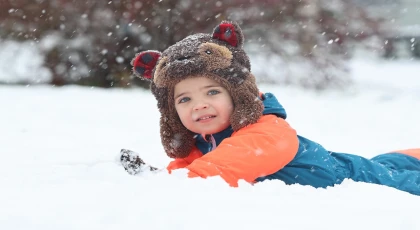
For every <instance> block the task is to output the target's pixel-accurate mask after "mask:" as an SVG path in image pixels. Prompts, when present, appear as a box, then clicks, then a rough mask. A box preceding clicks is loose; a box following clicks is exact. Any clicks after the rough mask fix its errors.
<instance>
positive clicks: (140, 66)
mask: <svg viewBox="0 0 420 230" xmlns="http://www.w3.org/2000/svg"><path fill="white" fill-rule="evenodd" d="M243 44H244V37H243V34H242V30H241V29H240V27H239V26H238V25H237V24H236V23H234V22H228V21H223V22H221V23H220V24H219V25H218V26H217V27H216V28H215V29H214V30H213V34H195V35H191V36H188V37H186V38H184V39H183V40H181V41H179V42H177V43H176V44H174V45H172V46H170V47H169V48H167V49H166V50H165V51H163V53H160V52H159V51H153V50H149V51H144V52H141V53H139V54H137V55H136V57H135V58H134V59H133V60H132V62H131V65H132V66H133V72H134V74H135V75H137V76H138V77H140V78H142V79H145V80H149V81H150V82H151V90H152V93H153V94H154V95H155V97H156V99H157V101H158V108H159V111H160V113H161V117H160V135H161V140H162V144H163V147H164V149H165V151H166V153H167V154H168V156H169V157H171V158H185V157H187V156H188V155H189V153H190V151H191V149H192V148H193V146H194V144H195V136H196V135H197V134H195V133H193V132H191V131H189V130H187V129H186V128H185V127H184V125H183V124H182V123H181V120H180V118H179V116H178V114H177V112H176V110H175V100H174V87H175V85H176V84H177V83H178V82H180V81H181V80H183V79H186V78H190V77H197V76H202V77H208V78H210V79H213V80H215V81H216V82H218V83H219V84H220V85H221V86H223V87H224V88H226V90H227V91H228V92H229V93H230V95H231V97H232V100H233V104H234V111H233V114H232V116H231V118H230V124H231V126H232V128H233V130H234V131H237V130H239V129H240V128H243V127H245V126H247V125H250V124H253V123H255V122H257V120H258V119H259V118H260V117H261V115H262V111H263V104H262V102H261V100H259V90H258V88H257V85H256V84H255V77H254V76H253V75H252V74H251V72H250V71H251V66H250V63H249V58H248V56H247V55H246V53H245V51H244V50H243Z"/></svg>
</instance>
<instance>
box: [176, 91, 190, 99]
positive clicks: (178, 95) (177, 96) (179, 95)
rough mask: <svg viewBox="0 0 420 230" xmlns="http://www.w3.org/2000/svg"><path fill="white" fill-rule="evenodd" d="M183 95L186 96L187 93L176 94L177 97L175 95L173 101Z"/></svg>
mask: <svg viewBox="0 0 420 230" xmlns="http://www.w3.org/2000/svg"><path fill="white" fill-rule="evenodd" d="M184 94H187V92H182V93H180V94H178V95H175V99H177V98H178V97H181V96H182V95H184Z"/></svg>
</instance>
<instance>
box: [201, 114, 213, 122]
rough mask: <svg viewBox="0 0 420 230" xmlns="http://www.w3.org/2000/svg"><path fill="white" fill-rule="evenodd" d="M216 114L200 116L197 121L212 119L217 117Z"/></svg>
mask: <svg viewBox="0 0 420 230" xmlns="http://www.w3.org/2000/svg"><path fill="white" fill-rule="evenodd" d="M215 117H216V116H214V115H208V116H203V117H199V118H198V119H197V121H208V120H210V119H212V118H215Z"/></svg>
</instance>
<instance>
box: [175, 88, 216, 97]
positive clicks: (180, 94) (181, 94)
mask: <svg viewBox="0 0 420 230" xmlns="http://www.w3.org/2000/svg"><path fill="white" fill-rule="evenodd" d="M213 87H222V86H220V85H206V86H203V87H201V88H200V90H203V89H208V88H213ZM187 93H188V91H185V92H182V93H179V94H178V95H175V97H174V99H177V98H178V97H181V96H183V95H184V94H187Z"/></svg>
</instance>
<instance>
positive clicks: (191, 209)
mask: <svg viewBox="0 0 420 230" xmlns="http://www.w3.org/2000/svg"><path fill="white" fill-rule="evenodd" d="M255 65H256V64H254V66H255ZM352 66H353V68H354V74H355V81H356V85H355V86H354V87H352V89H351V90H349V91H348V92H337V91H330V92H326V93H323V94H321V93H316V92H311V91H304V90H302V89H298V88H293V87H283V86H274V85H261V89H262V90H263V91H266V92H267V91H271V92H273V93H274V94H275V95H276V96H277V97H278V99H279V101H280V102H281V103H282V104H283V106H285V108H286V111H287V112H288V119H287V120H288V121H289V122H290V123H291V125H292V126H293V127H294V128H296V129H297V130H298V133H299V134H300V135H303V136H305V137H307V138H310V139H313V140H315V141H317V142H319V143H321V144H322V145H324V146H325V147H326V148H327V149H330V150H334V151H339V152H348V153H355V154H360V155H363V156H366V157H372V156H374V155H376V154H379V153H382V152H387V151H392V150H396V149H404V148H413V147H420V123H419V117H420V77H419V76H420V75H419V74H418V73H419V72H420V63H419V62H414V61H394V62H385V61H367V60H358V61H355V62H353V64H352ZM0 108H1V113H0V134H1V135H0V175H1V176H0V187H1V189H0V229H43V230H50V229H51V230H56V229H63V230H64V229H78V230H79V229H101V230H107V229H119V230H121V229H150V230H151V229H171V230H175V229H194V230H196V229H210V230H214V229H241V230H246V229H264V230H267V229H275V230H278V229H323V230H326V229H351V230H353V229H355V230H356V229H357V230H359V229H381V230H386V229H390V230H394V229H405V230H410V229H413V230H414V229H420V222H419V221H418V219H419V213H420V211H419V210H420V197H418V196H414V195H411V194H408V193H405V192H401V191H398V190H396V189H393V188H388V187H385V186H380V185H372V184H365V183H356V182H353V181H349V180H346V181H344V183H343V184H341V185H337V186H335V187H331V188H327V189H315V188H312V187H309V186H300V185H291V186H287V185H285V184H284V183H282V182H281V181H267V182H262V183H259V184H256V185H254V186H252V185H249V184H247V183H245V182H241V183H240V187H239V188H230V187H228V186H227V185H226V184H225V183H224V182H223V181H222V180H221V179H220V178H218V177H215V178H209V179H206V180H204V179H200V178H196V179H187V178H186V176H185V174H186V172H185V171H184V170H178V171H175V173H174V174H173V175H168V174H167V173H165V172H163V173H159V174H152V173H149V174H145V175H142V176H131V175H129V174H127V173H126V172H125V171H124V170H123V168H122V167H121V166H120V165H119V162H118V160H117V158H118V156H119V151H120V149H122V148H126V149H131V150H134V151H136V152H139V153H140V155H141V156H142V158H143V159H144V160H145V161H146V162H149V163H150V164H151V165H154V166H156V167H165V166H166V164H167V163H168V162H169V158H167V157H166V154H165V153H164V152H163V148H162V146H161V145H160V138H159V113H158V111H157V108H156V101H155V99H154V97H153V96H152V95H151V94H150V92H148V91H146V90H141V89H131V90H122V89H113V90H104V89H96V88H81V87H75V86H68V87H63V88H55V87H50V86H28V87H23V86H4V85H3V86H0Z"/></svg>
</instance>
